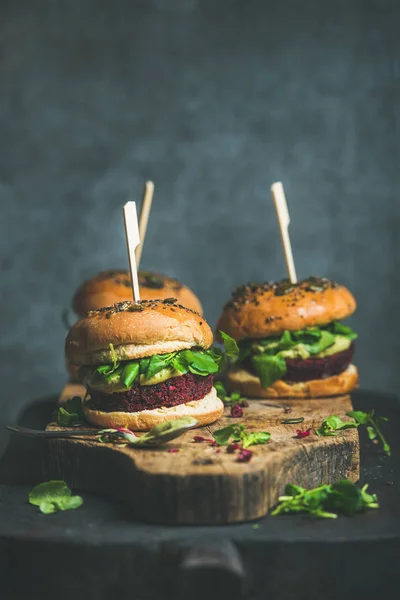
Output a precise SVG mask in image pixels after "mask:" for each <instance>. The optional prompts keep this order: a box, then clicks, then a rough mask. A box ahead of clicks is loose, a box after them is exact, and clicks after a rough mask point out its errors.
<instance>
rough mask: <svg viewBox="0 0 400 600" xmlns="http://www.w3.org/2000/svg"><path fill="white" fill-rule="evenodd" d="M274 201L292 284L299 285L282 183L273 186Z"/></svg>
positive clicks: (277, 182) (278, 182)
mask: <svg viewBox="0 0 400 600" xmlns="http://www.w3.org/2000/svg"><path fill="white" fill-rule="evenodd" d="M271 194H272V199H273V201H274V204H275V209H276V215H277V217H278V223H279V229H280V232H281V238H282V245H283V252H284V254H285V260H286V266H287V270H288V274H289V279H290V282H291V283H297V276H296V269H295V267H294V261H293V253H292V245H291V243H290V237H289V223H290V216H289V210H288V207H287V202H286V198H285V192H284V190H283V185H282V182H281V181H276V182H275V183H273V184H272V185H271Z"/></svg>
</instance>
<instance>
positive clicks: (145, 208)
mask: <svg viewBox="0 0 400 600" xmlns="http://www.w3.org/2000/svg"><path fill="white" fill-rule="evenodd" d="M153 195H154V183H153V182H152V181H146V186H145V190H144V198H143V201H142V206H141V207H140V215H139V238H140V244H139V246H138V247H137V248H136V250H135V258H136V268H137V269H138V270H139V265H140V259H141V258H142V250H143V245H144V240H145V237H146V231H147V223H148V221H149V215H150V210H151V203H152V202H153Z"/></svg>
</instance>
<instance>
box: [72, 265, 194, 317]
mask: <svg viewBox="0 0 400 600" xmlns="http://www.w3.org/2000/svg"><path fill="white" fill-rule="evenodd" d="M138 278H139V286H140V296H141V298H142V300H155V299H158V298H161V299H162V298H171V297H173V298H176V299H177V300H178V302H179V304H182V306H187V308H191V309H192V310H195V311H196V312H198V313H200V314H201V315H202V314H203V307H202V305H201V303H200V300H199V299H198V298H197V296H196V295H195V294H194V292H192V290H191V289H189V288H188V287H186V286H185V285H183V284H182V283H180V282H179V281H178V280H177V279H173V278H172V277H167V276H166V275H161V274H159V273H152V272H150V271H139V273H138ZM125 300H133V298H132V290H131V276H130V273H129V271H122V270H121V271H102V272H101V273H98V274H97V275H96V276H95V277H92V279H89V280H88V281H85V282H84V283H83V284H82V285H81V286H80V287H79V288H78V290H77V291H76V293H75V295H74V297H73V300H72V308H73V310H74V312H75V313H76V314H77V315H78V316H80V317H83V316H84V315H85V314H86V313H87V312H88V311H89V310H97V309H99V308H103V306H111V305H112V304H115V303H116V302H123V301H125Z"/></svg>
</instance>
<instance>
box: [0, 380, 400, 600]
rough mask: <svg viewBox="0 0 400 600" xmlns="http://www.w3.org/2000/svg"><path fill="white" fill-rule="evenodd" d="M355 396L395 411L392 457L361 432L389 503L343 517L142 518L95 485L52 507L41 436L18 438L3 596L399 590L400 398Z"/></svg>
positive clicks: (5, 531) (2, 493)
mask: <svg viewBox="0 0 400 600" xmlns="http://www.w3.org/2000/svg"><path fill="white" fill-rule="evenodd" d="M353 404H354V406H355V408H356V409H362V410H369V409H371V408H375V409H376V412H377V414H382V415H385V416H387V417H389V422H388V423H387V424H385V426H384V430H385V434H386V435H387V438H388V440H389V442H390V444H391V447H392V456H391V457H390V458H389V457H387V456H386V455H384V454H383V452H382V451H381V449H380V446H377V445H375V444H373V443H371V442H370V441H369V440H368V439H367V437H366V435H365V432H364V431H360V442H361V482H360V483H366V482H367V483H369V489H370V491H371V492H374V493H375V492H376V493H377V495H378V499H379V503H380V508H379V510H377V511H370V512H368V513H365V514H359V515H357V516H356V517H353V518H347V517H340V518H339V519H337V520H315V519H310V518H308V517H305V516H283V517H266V518H264V519H262V520H260V521H259V522H258V523H257V524H254V523H243V524H240V525H230V526H217V527H215V526H214V527H165V526H159V525H148V524H141V523H137V522H132V520H131V519H130V516H129V512H128V509H127V508H126V507H125V506H122V505H118V504H116V503H115V502H111V501H109V500H105V499H103V498H99V497H96V496H94V495H90V494H87V493H84V494H83V497H84V504H83V506H82V507H81V508H80V509H79V510H76V511H71V512H65V513H57V514H54V515H48V516H45V515H41V514H39V513H38V511H37V510H36V508H35V507H32V506H30V505H29V504H28V502H27V498H28V492H29V490H30V487H31V485H30V484H31V483H34V482H36V481H37V465H36V464H35V460H36V459H37V456H36V455H35V447H34V446H35V443H36V442H35V441H32V440H30V439H29V440H28V439H21V438H18V439H17V438H13V439H12V440H11V441H10V443H9V446H8V449H7V451H6V453H5V455H4V456H3V459H2V461H1V462H0V483H1V485H0V596H1V597H2V598H3V597H4V598H6V599H9V598H10V599H11V598H27V597H29V598H42V599H45V598H50V597H51V598H54V597H55V596H57V598H58V600H63V599H64V598H65V599H66V598H74V600H79V599H80V598H85V600H88V599H90V600H91V599H92V598H93V599H95V598H96V600H98V599H99V598H109V597H117V595H118V596H120V595H122V594H123V595H124V596H126V594H129V596H130V597H132V598H136V599H139V600H141V599H146V600H147V599H153V598H154V599H159V600H162V599H163V598H170V597H171V598H172V597H174V598H179V599H180V598H182V599H183V598H187V597H189V596H190V597H191V598H192V599H194V600H196V599H197V598H205V597H207V599H208V600H214V598H218V599H221V598H230V599H231V600H234V599H235V598H238V599H239V598H246V599H249V600H250V599H251V600H256V599H257V600H258V599H261V598H266V597H267V596H268V597H273V598H275V599H280V598H282V599H292V598H293V599H296V600H301V599H302V598H304V599H305V598H307V600H313V599H314V598H315V599H316V598H318V599H320V598H324V600H330V599H331V598H332V599H334V598H335V600H336V599H337V598H338V597H339V596H340V598H341V599H347V598H353V599H354V598H363V600H368V599H370V598H371V599H372V598H376V597H377V595H378V594H379V595H381V596H382V595H383V594H387V593H391V592H392V589H394V586H395V585H396V582H397V581H398V576H397V568H398V567H397V562H398V558H399V557H400V493H399V489H400V477H399V474H400V460H399V457H400V436H399V435H398V434H397V430H398V429H399V427H400V404H399V402H398V400H397V399H396V397H395V396H391V395H382V394H379V393H375V392H365V391H358V392H356V393H355V394H354V397H353ZM52 406H53V404H52V401H50V400H49V401H44V402H41V403H37V404H35V405H34V406H31V407H30V408H29V409H28V410H27V411H25V413H24V415H23V416H22V417H21V420H20V422H21V423H23V424H25V425H29V426H42V425H43V424H44V423H45V421H46V418H47V417H48V414H49V410H51V408H52ZM21 460H25V461H26V460H28V461H30V463H31V469H30V472H31V474H32V475H31V481H30V482H23V483H24V484H23V485H15V483H16V482H17V481H18V465H19V464H20V463H19V461H21ZM28 483H29V485H28ZM74 491H75V490H74ZM204 501H205V502H206V501H207V498H204ZM1 592H2V594H1Z"/></svg>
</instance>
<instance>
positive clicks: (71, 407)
mask: <svg viewBox="0 0 400 600" xmlns="http://www.w3.org/2000/svg"><path fill="white" fill-rule="evenodd" d="M56 421H57V425H60V426H61V427H72V426H74V425H79V424H81V423H84V422H85V415H84V413H83V409H82V398H80V397H79V396H73V397H72V398H70V399H69V400H67V401H66V403H65V404H64V406H60V407H59V408H58V410H57V417H56Z"/></svg>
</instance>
